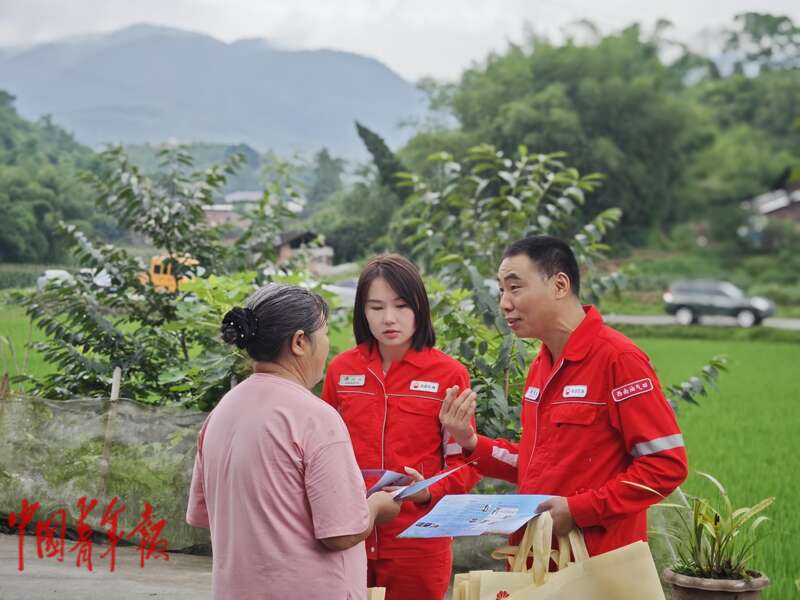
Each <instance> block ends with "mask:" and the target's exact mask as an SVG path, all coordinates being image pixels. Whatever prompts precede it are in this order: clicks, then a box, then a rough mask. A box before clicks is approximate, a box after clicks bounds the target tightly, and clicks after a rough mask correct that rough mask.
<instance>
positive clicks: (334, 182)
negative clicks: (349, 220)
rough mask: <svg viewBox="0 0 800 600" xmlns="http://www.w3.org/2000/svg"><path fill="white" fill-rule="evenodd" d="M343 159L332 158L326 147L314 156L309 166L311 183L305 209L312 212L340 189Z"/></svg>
mask: <svg viewBox="0 0 800 600" xmlns="http://www.w3.org/2000/svg"><path fill="white" fill-rule="evenodd" d="M344 165H345V161H344V160H343V159H341V158H334V157H333V156H331V155H330V153H329V152H328V149H327V148H322V150H320V151H319V152H317V154H316V155H315V156H314V161H313V163H312V166H311V178H312V182H313V183H312V184H311V188H310V189H309V191H308V194H307V196H306V200H307V204H306V211H307V212H309V213H313V212H314V210H315V209H316V208H318V207H319V206H321V205H322V204H323V203H324V202H325V201H326V200H328V199H329V198H331V197H332V196H333V195H334V194H336V192H338V191H339V190H341V189H342V173H344Z"/></svg>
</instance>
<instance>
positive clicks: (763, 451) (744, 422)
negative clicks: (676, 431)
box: [636, 337, 800, 600]
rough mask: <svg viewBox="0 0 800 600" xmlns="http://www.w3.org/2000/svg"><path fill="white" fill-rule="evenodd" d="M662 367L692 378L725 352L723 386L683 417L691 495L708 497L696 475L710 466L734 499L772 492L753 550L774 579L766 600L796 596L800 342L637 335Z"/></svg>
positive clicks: (666, 380) (665, 379)
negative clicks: (761, 535)
mask: <svg viewBox="0 0 800 600" xmlns="http://www.w3.org/2000/svg"><path fill="white" fill-rule="evenodd" d="M636 341H637V343H639V344H640V345H641V346H642V347H643V348H644V349H645V350H646V351H647V352H648V353H649V354H650V357H651V358H652V360H653V363H654V364H655V365H656V368H657V369H658V373H659V377H660V379H661V381H662V383H663V384H665V385H666V384H670V383H675V382H678V381H682V380H684V379H686V378H687V377H689V376H691V375H692V374H693V373H694V372H695V371H697V369H698V368H699V367H700V366H701V365H703V364H704V363H705V361H706V360H707V359H708V358H710V357H711V356H713V355H715V354H726V355H727V356H728V359H729V361H730V364H729V367H730V371H729V372H728V373H725V374H723V375H722V378H721V380H720V383H719V388H720V392H719V393H712V395H711V396H710V397H708V398H705V399H703V400H702V404H701V406H688V405H683V406H681V407H680V411H679V420H680V424H681V428H682V429H683V432H684V437H685V440H686V445H687V448H688V452H689V462H690V468H691V470H692V471H693V473H692V474H691V475H690V477H689V480H688V482H687V483H686V484H685V485H684V490H685V491H686V492H687V493H691V494H696V495H711V494H713V493H714V491H713V488H712V486H711V485H710V484H709V483H707V482H706V481H705V480H703V478H702V477H699V476H698V475H696V474H695V473H694V471H697V470H700V471H706V472H708V473H711V474H713V475H714V476H715V477H717V478H718V479H719V480H720V481H721V482H722V483H723V484H724V485H725V486H726V488H727V491H728V493H729V495H730V496H731V499H732V501H733V502H734V504H735V505H738V506H752V505H753V504H755V503H756V502H758V501H759V500H761V499H763V498H765V497H767V496H775V498H776V500H775V503H774V504H773V505H772V507H770V508H769V509H768V513H767V514H768V516H769V517H770V518H771V519H772V522H771V523H767V524H765V525H764V527H765V530H764V532H763V533H764V534H765V536H766V537H765V538H764V540H763V541H762V542H761V545H760V546H759V547H757V550H756V562H755V565H754V566H755V567H756V568H758V569H763V570H764V571H765V572H766V573H767V574H768V575H769V577H770V578H771V580H772V582H773V585H772V586H771V587H770V588H769V589H768V590H767V592H766V594H765V595H764V597H765V598H766V600H789V598H797V597H798V590H797V588H796V587H795V583H794V582H795V580H797V579H799V578H800V560H798V556H800V515H798V513H797V507H798V502H797V499H798V497H800V479H798V473H800V456H799V455H798V448H799V447H800V446H799V445H798V442H797V439H798V427H799V426H800V419H799V418H798V417H799V416H800V407H798V401H800V391H798V384H800V376H798V373H799V372H800V369H798V365H800V345H798V344H789V343H774V342H753V341H720V340H672V339H660V338H659V339H656V338H647V337H639V338H636Z"/></svg>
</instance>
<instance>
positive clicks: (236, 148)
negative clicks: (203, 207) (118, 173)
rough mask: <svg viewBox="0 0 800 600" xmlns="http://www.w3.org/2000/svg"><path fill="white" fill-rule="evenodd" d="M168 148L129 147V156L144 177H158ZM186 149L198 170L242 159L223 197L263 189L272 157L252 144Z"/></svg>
mask: <svg viewBox="0 0 800 600" xmlns="http://www.w3.org/2000/svg"><path fill="white" fill-rule="evenodd" d="M165 147H169V145H168V144H165V145H150V144H143V145H126V146H125V154H126V155H127V156H128V158H129V159H130V161H131V162H132V163H133V164H135V165H136V166H137V167H138V168H139V169H140V170H141V171H142V172H143V173H145V174H148V175H149V174H153V173H157V172H158V171H159V169H160V168H161V167H160V165H161V162H162V159H161V157H160V152H161V150H163V149H164V148H165ZM183 148H184V151H185V152H186V153H187V154H189V155H191V157H192V160H193V161H194V164H195V165H196V166H197V168H198V169H207V168H210V167H213V166H214V165H218V164H222V163H225V162H226V161H227V160H228V159H229V158H230V157H231V156H233V155H239V156H241V157H242V163H241V165H240V166H239V168H238V170H237V171H236V172H235V173H231V174H229V175H228V176H227V177H226V181H225V185H224V186H223V187H222V188H221V189H220V192H221V193H223V194H224V193H228V192H236V191H242V190H258V189H260V188H261V185H262V183H261V179H260V172H261V169H262V168H263V167H264V165H265V164H266V163H268V162H269V157H265V156H262V155H261V154H260V153H259V152H258V151H257V150H255V149H254V148H252V147H251V146H249V145H248V144H235V145H226V144H211V143H199V142H196V143H192V144H187V145H185V146H183Z"/></svg>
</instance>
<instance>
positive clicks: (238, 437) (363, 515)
mask: <svg viewBox="0 0 800 600" xmlns="http://www.w3.org/2000/svg"><path fill="white" fill-rule="evenodd" d="M327 317H328V307H327V305H326V304H325V301H324V300H323V299H322V298H321V297H319V296H318V295H316V294H314V293H312V292H310V291H308V290H305V289H303V288H300V287H297V286H288V285H280V284H270V285H267V286H265V287H262V288H261V289H259V290H258V291H256V292H255V293H254V294H253V295H252V296H251V297H250V298H249V299H248V301H247V303H246V307H245V308H234V309H233V310H231V311H230V312H228V313H227V314H226V315H225V318H224V319H223V322H222V337H223V339H224V340H225V341H226V342H227V343H229V344H235V345H236V346H237V347H238V348H239V349H241V350H246V351H247V353H248V354H249V355H250V357H251V358H252V359H253V361H254V363H253V371H254V372H253V374H252V375H251V376H250V377H248V378H247V379H246V380H244V381H243V382H241V383H240V384H239V385H237V386H236V387H235V388H233V389H232V390H231V391H230V392H228V393H227V394H225V396H224V397H223V398H222V400H220V402H219V404H218V405H217V406H216V408H215V409H214V410H213V411H212V412H211V413H210V414H209V416H208V418H207V419H206V421H205V423H204V424H203V427H202V428H201V429H200V433H199V435H198V438H197V455H196V458H195V465H194V472H193V475H192V485H191V490H190V494H189V507H188V510H187V513H186V521H187V522H188V523H189V524H190V525H193V526H195V527H210V529H211V546H212V551H213V554H214V559H213V568H212V577H213V587H214V598H215V600H234V599H235V600H256V599H257V600H268V599H269V600H271V599H273V598H274V599H275V600H278V599H280V600H285V599H286V598H303V599H304V600H308V599H316V598H319V599H320V600H322V599H325V600H328V599H331V600H334V599H340V598H341V599H342V600H346V599H358V600H362V599H365V598H366V559H365V556H366V555H365V550H364V547H363V540H364V539H365V538H366V537H367V536H368V535H369V533H370V532H371V531H372V528H373V525H374V524H375V523H383V522H387V521H389V520H391V519H393V518H394V517H395V516H396V515H397V514H398V512H399V510H400V505H399V504H398V503H396V502H394V500H392V498H391V497H390V496H389V494H387V493H385V492H379V493H376V494H373V495H372V496H370V498H369V499H367V498H366V497H365V493H364V483H363V478H362V476H361V473H360V471H359V468H358V466H357V464H356V461H355V457H354V455H353V449H352V445H351V443H350V437H349V435H348V432H347V428H346V427H345V425H344V423H343V422H342V419H341V417H340V416H339V414H338V413H337V412H336V411H335V410H334V409H333V408H332V407H331V406H329V405H328V404H326V403H325V402H323V401H322V400H320V399H319V398H317V397H316V396H314V395H313V394H312V393H311V392H310V391H309V390H310V389H311V388H313V387H314V386H315V385H316V384H317V383H318V382H319V381H320V380H321V379H322V373H323V369H324V367H325V359H326V358H327V355H328V326H327Z"/></svg>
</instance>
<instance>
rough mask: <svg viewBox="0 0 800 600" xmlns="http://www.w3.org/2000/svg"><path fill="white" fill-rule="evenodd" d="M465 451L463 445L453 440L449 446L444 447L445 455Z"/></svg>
mask: <svg viewBox="0 0 800 600" xmlns="http://www.w3.org/2000/svg"><path fill="white" fill-rule="evenodd" d="M463 451H464V449H463V448H462V447H461V446H459V445H458V444H456V443H455V442H453V443H450V444H447V446H446V447H445V449H444V455H445V456H453V455H454V454H461V453H462V452H463Z"/></svg>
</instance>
